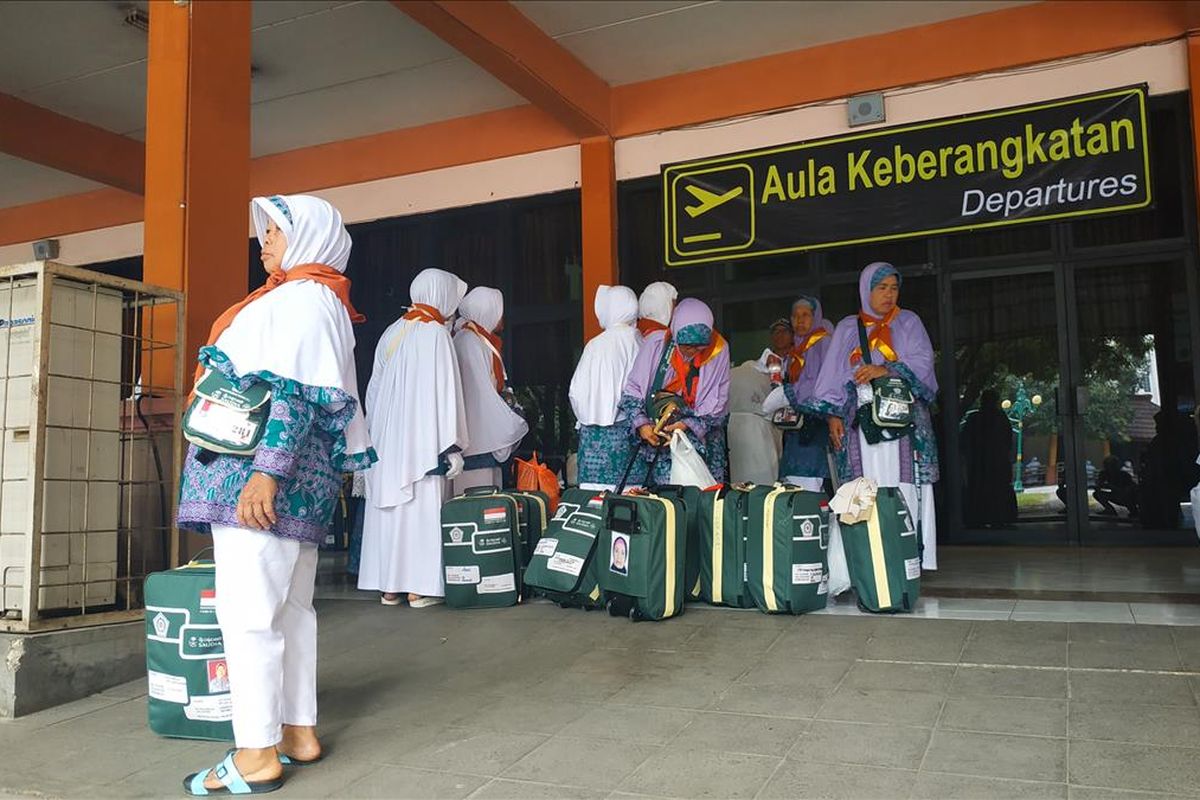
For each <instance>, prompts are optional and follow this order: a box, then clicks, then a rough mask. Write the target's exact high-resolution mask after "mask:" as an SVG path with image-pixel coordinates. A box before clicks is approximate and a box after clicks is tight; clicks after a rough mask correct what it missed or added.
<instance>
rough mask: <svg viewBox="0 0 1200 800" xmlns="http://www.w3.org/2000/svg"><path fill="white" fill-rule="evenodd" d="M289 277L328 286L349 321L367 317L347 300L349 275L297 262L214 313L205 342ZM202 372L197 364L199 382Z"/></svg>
mask: <svg viewBox="0 0 1200 800" xmlns="http://www.w3.org/2000/svg"><path fill="white" fill-rule="evenodd" d="M292 281H315V282H316V283H319V284H321V285H322V286H326V287H328V288H329V289H330V290H331V291H332V292H333V293H334V294H335V295H337V298H338V300H341V301H342V305H344V306H345V307H346V311H347V313H349V314H350V321H351V322H353V323H355V324H359V323H363V322H366V321H367V318H366V317H364V316H363V315H362V314H360V313H358V310H357V309H355V308H354V306H353V305H352V304H351V303H350V279H349V278H347V277H346V276H345V275H343V274H342V273H340V272H338V271H337V270H336V269H334V268H333V267H327V266H325V265H324V264H299V265H297V266H295V267H292V268H291V269H289V270H288V271H287V272H284V271H283V270H281V269H278V270H275V271H274V272H272V273H270V274H269V275H267V282H266V283H265V284H263V285H262V286H260V287H259V288H257V289H255V290H254V291H253V292H251V293H250V294H248V295H246V297H245V298H244V299H242V300H241V301H239V302H237V303H234V304H233V305H231V306H230V307H229V308H227V309H225V311H224V312H223V313H222V314H221V316H219V317H217V319H216V321H215V322H213V324H212V329H211V330H210V331H209V332H208V345H209V346H212V345H214V344H216V343H217V339H219V338H221V334H222V333H224V332H225V331H226V329H228V328H229V326H230V325H232V324H233V318H234V317H236V316H237V315H238V312H239V311H241V310H242V309H243V308H245V307H246V306H248V305H250V304H251V303H253V302H254V301H255V300H257V299H258V298H260V297H262V296H263V295H265V294H266V293H267V292H270V291H273V290H275V289H278V288H279V287H280V286H283V285H284V284H285V283H291V282H292ZM203 374H204V367H202V366H197V367H196V381H197V382H199V380H200V378H201V376H202V375H203Z"/></svg>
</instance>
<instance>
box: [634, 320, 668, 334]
mask: <svg viewBox="0 0 1200 800" xmlns="http://www.w3.org/2000/svg"><path fill="white" fill-rule="evenodd" d="M637 329H638V333H640V334H641V335H642V336H649V335H650V334H652V333H654V332H655V331H665V330H667V326H666V325H663V324H662V323H661V322H659V321H658V320H656V319H650V318H649V317H641V318H640V319H638V321H637Z"/></svg>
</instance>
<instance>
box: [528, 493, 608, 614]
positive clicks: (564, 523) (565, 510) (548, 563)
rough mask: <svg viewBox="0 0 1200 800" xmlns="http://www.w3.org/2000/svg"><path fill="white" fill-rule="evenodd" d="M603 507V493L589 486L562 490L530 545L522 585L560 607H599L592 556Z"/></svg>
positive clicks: (601, 605) (596, 561)
mask: <svg viewBox="0 0 1200 800" xmlns="http://www.w3.org/2000/svg"><path fill="white" fill-rule="evenodd" d="M603 508H604V495H603V494H598V493H596V492H594V491H591V490H589V489H567V490H566V491H565V492H563V495H562V498H561V499H559V501H558V510H557V511H555V513H554V517H553V518H552V519H551V520H550V521H549V522H548V523H547V525H546V531H545V533H544V534H543V535H542V537H541V540H540V541H539V542H538V543H537V546H536V547H534V549H533V557H532V558H530V560H529V566H528V567H526V569H525V585H526V586H528V587H529V588H531V589H533V590H535V591H536V592H537V593H538V594H540V595H542V596H543V597H547V598H549V599H550V600H553V601H554V602H556V603H558V604H559V605H561V606H563V607H574V606H577V607H580V608H584V609H593V608H603V607H604V599H603V596H602V595H601V592H600V586H599V584H598V583H597V581H596V565H597V563H598V560H597V559H596V558H595V557H594V556H595V552H596V538H597V536H598V535H599V533H600V525H601V523H602V522H603V517H602V516H601V513H602V512H603Z"/></svg>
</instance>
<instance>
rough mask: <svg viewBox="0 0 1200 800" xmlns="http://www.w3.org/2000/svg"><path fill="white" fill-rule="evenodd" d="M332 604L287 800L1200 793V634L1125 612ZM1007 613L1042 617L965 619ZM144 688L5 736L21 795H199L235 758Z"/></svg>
mask: <svg viewBox="0 0 1200 800" xmlns="http://www.w3.org/2000/svg"><path fill="white" fill-rule="evenodd" d="M342 596H343V597H345V596H346V595H342ZM955 606H956V604H955V603H951V602H950V601H943V600H938V601H937V602H936V604H935V603H932V602H927V603H926V604H925V605H924V606H923V608H922V614H923V615H924V616H926V617H928V616H932V615H933V614H934V613H937V614H940V615H941V616H950V615H951V614H953V613H955ZM1029 608H1031V609H1032V610H1030V611H1028V612H1024V613H1043V614H1048V613H1052V611H1053V609H1049V608H1044V607H1042V606H1034V607H1029ZM1087 610H1090V609H1087V608H1085V609H1078V608H1073V609H1070V611H1069V612H1064V615H1065V614H1067V613H1069V614H1076V613H1081V612H1082V611H1087ZM319 611H320V616H321V625H322V628H321V630H322V642H321V648H322V650H321V652H322V656H321V678H320V686H321V703H322V732H323V738H324V741H325V743H326V746H327V747H328V758H327V759H326V760H325V761H324V762H323V763H322V764H321V765H318V766H314V767H305V768H302V769H298V770H296V771H295V772H294V773H292V774H290V776H289V779H288V783H287V785H286V786H285V787H284V789H283V791H282V792H281V793H280V794H281V796H284V797H324V796H331V797H388V798H400V797H413V798H437V797H449V798H462V797H473V798H506V797H507V798H527V797H529V798H538V797H543V798H560V797H570V798H602V797H677V798H696V797H714V798H789V797H826V798H842V797H845V798H904V797H913V798H987V797H996V798H1000V797H1014V798H1042V797H1051V798H1080V799H1083V798H1087V799H1088V800H1091V799H1092V798H1110V799H1112V800H1116V799H1117V798H1128V799H1129V800H1133V799H1134V798H1144V799H1145V800H1149V799H1150V798H1154V797H1159V798H1165V797H1200V708H1198V706H1197V699H1198V693H1200V627H1186V626H1162V625H1151V624H1132V622H1133V620H1134V619H1136V618H1137V616H1138V613H1139V609H1137V608H1134V607H1133V606H1130V605H1128V604H1126V607H1125V613H1126V614H1128V615H1129V616H1130V619H1129V620H1125V622H1124V623H1117V624H1112V623H1091V622H1084V623H1076V622H1064V621H1039V622H1026V621H1016V620H1014V619H1004V620H987V619H982V620H980V619H965V618H964V619H953V618H941V619H928V618H915V619H914V618H908V617H867V616H859V615H849V614H839V613H836V612H835V613H825V614H815V615H809V616H805V617H781V616H775V617H772V616H767V615H764V614H760V613H757V612H734V611H729V610H723V609H713V608H706V607H689V609H688V611H687V613H685V614H684V615H682V616H681V617H679V618H677V619H673V620H668V621H665V622H661V623H636V624H635V623H631V622H629V621H628V620H625V619H615V618H612V617H609V616H607V615H604V614H602V613H598V612H592V613H585V612H582V611H569V610H563V609H560V608H558V607H556V606H554V605H551V604H549V603H544V602H536V603H531V604H529V605H526V606H523V607H519V608H511V609H501V610H494V611H452V610H448V609H445V608H434V609H428V610H421V611H414V610H411V609H408V608H407V607H401V608H384V607H382V606H380V605H379V604H378V603H377V602H375V601H373V600H370V599H368V601H350V600H324V601H321V603H320V605H319ZM985 611H990V612H991V613H995V614H1002V615H1004V616H1006V617H1010V618H1011V617H1016V616H1017V615H1018V614H1020V613H1023V612H1021V611H1020V604H1019V603H1017V602H1015V601H1014V602H1013V603H1012V604H1011V607H1008V608H1002V607H999V606H992V607H988V608H986V609H983V608H981V609H974V610H973V609H967V608H964V607H962V606H958V610H957V613H961V614H970V613H984V612H985ZM1146 613H1149V612H1148V611H1147V612H1146ZM143 691H144V687H143V685H141V684H140V683H137V684H131V685H128V686H125V687H121V688H120V689H119V690H116V691H112V692H108V693H105V694H104V695H100V696H97V697H93V698H89V699H88V700H85V701H82V702H80V703H75V704H72V705H71V706H67V707H64V708H60V709H56V710H54V711H51V712H47V713H44V714H39V715H34V716H32V717H28V718H25V719H22V720H18V721H16V722H10V723H5V724H0V787H2V788H3V790H7V791H8V792H11V793H17V794H39V795H43V794H44V795H51V796H67V797H173V796H179V794H180V792H179V780H180V778H181V777H182V776H183V775H184V773H186V772H188V771H191V770H194V769H197V768H200V767H202V766H205V765H206V764H209V763H212V762H214V761H215V760H217V759H218V758H219V756H220V755H221V753H222V752H223V747H222V745H220V744H217V743H197V742H182V741H166V740H161V739H158V738H156V737H155V736H153V735H152V734H150V733H149V732H148V731H147V730H146V728H145V724H144V715H145V700H144V697H143Z"/></svg>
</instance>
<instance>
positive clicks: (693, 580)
mask: <svg viewBox="0 0 1200 800" xmlns="http://www.w3.org/2000/svg"><path fill="white" fill-rule="evenodd" d="M653 491H654V493H655V494H656V495H659V496H660V497H674V498H677V499H678V500H679V501H680V502H681V503H683V508H684V517H685V519H686V522H685V525H686V528H687V555H686V558H685V563H684V565H683V571H684V583H683V585H684V589H685V590H686V591H685V592H684V594H685V596H686V599H688V600H699V599H700V590H701V587H700V511H701V509H702V508H703V507H704V500H703V498H704V495H705V494H712V492H707V493H706V492H705V491H704V490H703V489H701V488H699V487H697V486H655V487H654V490H653Z"/></svg>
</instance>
